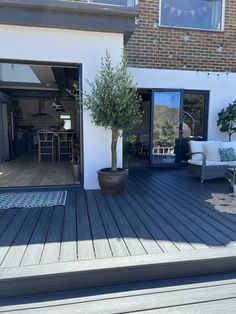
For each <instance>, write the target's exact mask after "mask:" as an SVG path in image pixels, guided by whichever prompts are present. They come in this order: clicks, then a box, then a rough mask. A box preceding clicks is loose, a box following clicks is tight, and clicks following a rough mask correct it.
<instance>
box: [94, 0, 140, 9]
mask: <svg viewBox="0 0 236 314" xmlns="http://www.w3.org/2000/svg"><path fill="white" fill-rule="evenodd" d="M89 2H92V3H97V4H111V5H119V6H124V7H133V6H135V4H136V0H90V1H89Z"/></svg>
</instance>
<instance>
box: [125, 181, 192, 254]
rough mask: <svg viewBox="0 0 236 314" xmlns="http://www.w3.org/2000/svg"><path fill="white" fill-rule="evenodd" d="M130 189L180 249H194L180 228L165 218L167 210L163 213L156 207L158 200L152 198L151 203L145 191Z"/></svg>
mask: <svg viewBox="0 0 236 314" xmlns="http://www.w3.org/2000/svg"><path fill="white" fill-rule="evenodd" d="M130 186H131V184H130ZM128 191H130V193H131V194H132V196H133V198H135V199H136V200H137V202H139V204H140V206H142V208H143V210H145V209H146V210H147V211H148V212H149V213H150V214H151V215H152V217H153V219H155V220H156V221H158V222H159V224H160V226H161V229H162V231H163V232H164V233H165V234H166V235H167V236H168V237H169V239H170V241H172V242H173V243H174V244H175V246H176V247H177V248H178V249H179V250H180V251H182V250H194V248H193V247H192V245H191V244H190V243H189V242H188V241H187V240H186V239H185V238H184V237H183V236H182V234H181V232H180V230H178V231H177V230H176V229H175V228H174V227H173V226H172V225H171V223H169V222H168V220H167V219H165V218H163V214H164V215H165V212H164V213H163V214H162V215H161V214H160V208H158V210H156V209H155V208H156V207H157V206H158V203H157V202H156V201H152V200H151V202H150V204H149V202H147V197H146V196H144V195H145V193H143V192H142V194H140V193H138V192H135V191H134V190H133V189H131V190H130V188H129V189H128ZM140 195H141V196H140ZM148 200H149V199H148ZM172 222H175V221H173V220H172ZM175 223H176V222H175Z"/></svg>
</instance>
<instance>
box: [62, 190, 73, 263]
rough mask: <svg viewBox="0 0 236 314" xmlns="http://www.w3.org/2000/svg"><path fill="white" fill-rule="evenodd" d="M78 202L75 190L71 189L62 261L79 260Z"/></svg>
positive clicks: (66, 210)
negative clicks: (77, 232) (77, 233)
mask: <svg viewBox="0 0 236 314" xmlns="http://www.w3.org/2000/svg"><path fill="white" fill-rule="evenodd" d="M76 220H77V217H76V202H75V192H74V191H73V192H72V191H71V192H69V195H68V201H67V203H66V206H65V216H64V224H63V232H62V243H61V253H60V261H61V262H68V261H76V260H77V241H76V240H77V236H76Z"/></svg>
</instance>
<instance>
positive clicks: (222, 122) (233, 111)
mask: <svg viewBox="0 0 236 314" xmlns="http://www.w3.org/2000/svg"><path fill="white" fill-rule="evenodd" d="M235 122H236V100H234V101H233V102H232V103H230V104H229V105H228V106H227V107H226V108H223V109H222V110H221V111H220V112H219V113H218V120H217V126H219V127H220V131H221V132H225V133H228V135H229V141H231V137H232V135H233V134H234V133H236V126H235Z"/></svg>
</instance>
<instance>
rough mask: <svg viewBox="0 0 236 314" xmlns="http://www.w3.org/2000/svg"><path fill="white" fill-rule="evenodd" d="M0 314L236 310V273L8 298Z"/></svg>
mask: <svg viewBox="0 0 236 314" xmlns="http://www.w3.org/2000/svg"><path fill="white" fill-rule="evenodd" d="M0 305H1V306H0V313H15V312H17V313H25V314H26V313H32V314H33V313H53V314H57V313H61V314H62V313H83V314H86V313H88V314H96V313H97V314H101V313H102V314H115V313H166V314H169V313H186V314H187V313H188V314H189V313H195V314H196V313H209V314H212V313H220V314H221V313H228V314H229V313H235V312H236V273H231V274H224V275H222V274H221V275H214V276H199V277H192V278H191V277H190V278H182V279H175V280H173V279H172V280H162V281H153V282H142V283H136V284H129V285H118V286H109V287H103V288H93V289H84V290H75V291H66V292H58V293H51V294H44V295H34V296H24V297H14V298H4V299H2V300H0Z"/></svg>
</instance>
